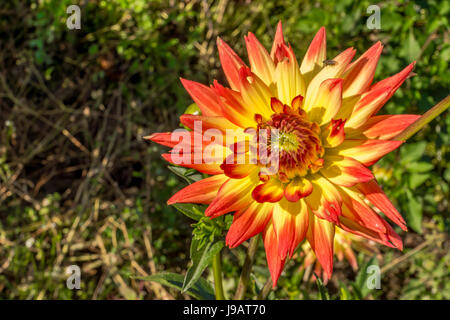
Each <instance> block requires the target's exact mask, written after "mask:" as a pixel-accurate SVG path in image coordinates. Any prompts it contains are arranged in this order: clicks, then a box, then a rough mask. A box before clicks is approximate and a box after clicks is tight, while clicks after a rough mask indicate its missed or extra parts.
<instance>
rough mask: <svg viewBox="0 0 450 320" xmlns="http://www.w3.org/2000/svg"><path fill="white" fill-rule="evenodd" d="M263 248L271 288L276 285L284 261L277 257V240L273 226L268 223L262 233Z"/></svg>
mask: <svg viewBox="0 0 450 320" xmlns="http://www.w3.org/2000/svg"><path fill="white" fill-rule="evenodd" d="M263 239H264V248H265V249H266V257H267V265H268V267H269V271H270V275H271V277H272V283H273V287H274V288H275V286H276V285H277V282H278V278H279V277H280V275H281V272H282V271H283V267H284V263H285V261H286V259H281V257H280V256H279V255H278V239H277V235H276V234H275V231H274V229H273V225H272V223H271V222H269V223H268V224H267V225H266V228H265V229H264V232H263Z"/></svg>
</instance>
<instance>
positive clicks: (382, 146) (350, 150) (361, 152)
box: [327, 139, 403, 166]
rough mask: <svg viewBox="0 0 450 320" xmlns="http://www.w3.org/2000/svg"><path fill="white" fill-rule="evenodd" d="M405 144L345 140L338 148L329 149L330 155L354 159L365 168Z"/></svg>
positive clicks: (384, 141)
mask: <svg viewBox="0 0 450 320" xmlns="http://www.w3.org/2000/svg"><path fill="white" fill-rule="evenodd" d="M402 143H403V142H402V141H392V140H351V139H348V140H345V141H344V142H343V143H342V144H341V145H339V146H338V147H336V148H333V149H328V151H327V154H328V155H340V156H344V157H350V158H353V159H355V160H357V161H359V162H361V163H362V164H363V165H365V166H371V165H373V164H374V163H375V162H377V161H378V160H379V159H380V158H381V157H383V156H384V155H386V154H388V153H389V152H391V151H392V150H395V149H397V148H398V147H399V146H400V145H401V144H402Z"/></svg>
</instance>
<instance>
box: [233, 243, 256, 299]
mask: <svg viewBox="0 0 450 320" xmlns="http://www.w3.org/2000/svg"><path fill="white" fill-rule="evenodd" d="M258 242H259V236H255V237H253V238H252V239H251V240H250V244H249V246H248V251H247V256H246V257H245V261H244V265H243V267H242V273H241V277H240V279H239V284H238V287H237V289H236V293H235V295H234V299H235V300H243V299H244V296H245V292H246V291H247V285H248V280H249V278H250V271H251V270H252V265H253V262H254V260H255V254H256V249H258Z"/></svg>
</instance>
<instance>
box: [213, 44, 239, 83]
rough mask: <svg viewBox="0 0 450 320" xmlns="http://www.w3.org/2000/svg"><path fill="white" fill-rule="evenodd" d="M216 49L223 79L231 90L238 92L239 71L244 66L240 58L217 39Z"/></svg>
mask: <svg viewBox="0 0 450 320" xmlns="http://www.w3.org/2000/svg"><path fill="white" fill-rule="evenodd" d="M217 48H218V49H219V59H220V63H221V64H222V69H223V71H224V72H225V77H226V78H227V80H228V83H229V84H230V87H231V88H232V89H233V90H239V88H240V85H239V69H240V68H241V67H243V66H245V63H244V62H243V61H242V59H241V58H239V56H238V55H237V54H236V53H235V52H234V51H233V49H231V48H230V46H229V45H228V44H226V43H225V41H223V40H222V39H220V38H219V37H218V38H217Z"/></svg>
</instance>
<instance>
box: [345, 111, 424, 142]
mask: <svg viewBox="0 0 450 320" xmlns="http://www.w3.org/2000/svg"><path fill="white" fill-rule="evenodd" d="M419 118H420V115H416V114H395V115H382V116H374V117H371V118H369V120H367V122H366V123H365V124H364V125H363V126H361V127H360V128H358V129H357V130H347V131H348V133H347V134H346V136H347V138H350V139H382V140H389V139H392V138H394V137H395V136H397V135H398V134H400V133H401V132H402V131H403V130H405V129H406V128H408V127H409V126H410V125H411V124H412V123H413V122H414V121H416V120H417V119H419Z"/></svg>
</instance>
